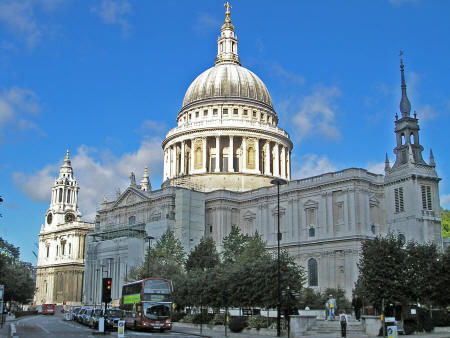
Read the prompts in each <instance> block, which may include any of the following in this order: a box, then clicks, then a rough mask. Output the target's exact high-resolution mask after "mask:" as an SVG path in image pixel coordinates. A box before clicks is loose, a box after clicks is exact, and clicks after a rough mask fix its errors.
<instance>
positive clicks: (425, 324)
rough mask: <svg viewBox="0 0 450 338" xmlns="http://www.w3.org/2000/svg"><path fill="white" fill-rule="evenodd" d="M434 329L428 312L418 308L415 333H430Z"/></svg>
mask: <svg viewBox="0 0 450 338" xmlns="http://www.w3.org/2000/svg"><path fill="white" fill-rule="evenodd" d="M433 329H434V325H433V322H432V320H431V316H430V311H429V310H427V309H423V308H419V309H418V311H417V331H419V332H423V331H425V332H431V331H433Z"/></svg>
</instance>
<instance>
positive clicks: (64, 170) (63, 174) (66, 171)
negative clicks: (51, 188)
mask: <svg viewBox="0 0 450 338" xmlns="http://www.w3.org/2000/svg"><path fill="white" fill-rule="evenodd" d="M72 174H73V170H72V163H71V162H70V156H69V150H66V157H65V158H64V163H63V165H62V166H61V169H59V178H72Z"/></svg>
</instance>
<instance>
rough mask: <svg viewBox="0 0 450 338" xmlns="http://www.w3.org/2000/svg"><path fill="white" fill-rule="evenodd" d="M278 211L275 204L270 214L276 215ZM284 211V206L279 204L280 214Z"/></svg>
mask: <svg viewBox="0 0 450 338" xmlns="http://www.w3.org/2000/svg"><path fill="white" fill-rule="evenodd" d="M277 211H278V207H277V206H275V207H273V208H272V215H276V214H277ZM285 212H286V208H284V207H282V206H280V215H284V213H285Z"/></svg>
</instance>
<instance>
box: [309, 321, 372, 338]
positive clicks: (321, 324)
mask: <svg viewBox="0 0 450 338" xmlns="http://www.w3.org/2000/svg"><path fill="white" fill-rule="evenodd" d="M304 336H321V337H322V336H323V337H340V336H341V325H340V323H339V321H338V320H329V321H328V320H323V319H318V320H317V321H316V323H315V324H314V325H313V326H312V327H311V328H310V329H309V330H308V331H306V332H305V333H304ZM347 337H368V336H367V335H366V334H365V332H364V328H363V327H362V324H361V323H360V322H358V321H354V320H353V321H352V320H351V321H349V322H348V323H347Z"/></svg>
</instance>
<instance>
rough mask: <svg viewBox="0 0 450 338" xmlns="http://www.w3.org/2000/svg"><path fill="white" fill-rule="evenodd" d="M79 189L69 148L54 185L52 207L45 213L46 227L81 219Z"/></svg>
mask: <svg viewBox="0 0 450 338" xmlns="http://www.w3.org/2000/svg"><path fill="white" fill-rule="evenodd" d="M78 190H79V187H78V183H77V180H76V179H75V178H74V177H73V170H72V165H71V163H70V157H69V150H67V151H66V157H65V158H64V163H63V165H62V166H61V169H60V170H59V177H58V178H57V179H56V180H55V183H54V184H53V186H52V197H51V200H50V207H49V209H48V211H47V212H46V214H45V226H46V227H47V226H49V227H53V226H58V225H60V224H63V223H72V222H75V221H79V220H81V212H80V210H79V209H78Z"/></svg>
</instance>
